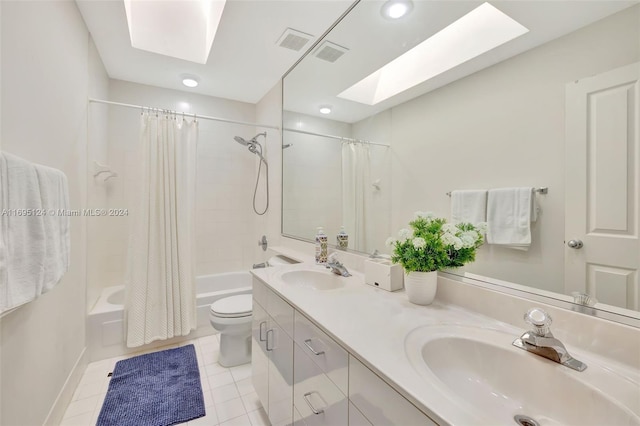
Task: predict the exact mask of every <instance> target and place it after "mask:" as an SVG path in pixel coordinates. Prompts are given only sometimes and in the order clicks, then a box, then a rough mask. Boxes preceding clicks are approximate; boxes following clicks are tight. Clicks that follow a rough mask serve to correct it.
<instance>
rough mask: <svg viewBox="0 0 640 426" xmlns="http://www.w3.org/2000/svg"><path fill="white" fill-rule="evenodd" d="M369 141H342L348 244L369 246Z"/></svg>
mask: <svg viewBox="0 0 640 426" xmlns="http://www.w3.org/2000/svg"><path fill="white" fill-rule="evenodd" d="M370 163H371V162H370V158H369V145H365V144H362V143H345V144H343V145H342V218H343V219H342V220H343V225H344V227H345V230H346V231H347V233H348V234H349V248H351V249H357V250H361V251H366V250H367V248H366V247H367V245H366V243H367V212H368V208H369V206H370V204H371V166H370Z"/></svg>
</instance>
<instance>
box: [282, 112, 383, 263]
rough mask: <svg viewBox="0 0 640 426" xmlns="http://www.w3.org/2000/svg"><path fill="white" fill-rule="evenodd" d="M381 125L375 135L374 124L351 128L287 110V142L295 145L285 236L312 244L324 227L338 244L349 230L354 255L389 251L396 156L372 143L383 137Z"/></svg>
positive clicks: (288, 162)
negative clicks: (373, 137)
mask: <svg viewBox="0 0 640 426" xmlns="http://www.w3.org/2000/svg"><path fill="white" fill-rule="evenodd" d="M380 121H383V120H376V122H375V124H376V125H377V128H376V129H375V130H372V129H371V128H370V126H369V124H370V122H369V120H363V121H362V122H358V123H353V124H350V123H345V122H341V121H336V120H329V119H325V118H321V117H314V116H310V115H306V114H299V113H294V112H290V111H284V113H283V123H284V128H285V131H284V137H283V140H284V145H287V144H289V145H290V148H288V149H286V150H285V151H283V170H282V173H283V194H286V195H284V196H283V200H282V202H283V209H282V215H283V222H282V230H283V233H284V234H287V235H291V236H295V237H298V238H303V239H307V240H313V238H314V235H315V233H316V229H317V228H318V227H323V228H324V230H325V232H326V233H327V235H328V237H329V241H330V242H332V243H334V245H337V241H336V236H337V234H338V232H340V230H341V229H342V228H344V231H345V232H346V233H347V235H348V236H349V239H348V242H349V244H348V248H349V249H351V250H357V251H364V252H373V251H374V250H375V249H376V248H379V247H383V246H384V241H385V239H386V238H387V237H388V236H389V232H390V228H389V224H390V220H389V215H390V210H389V207H390V203H391V199H390V185H388V183H389V175H390V172H391V170H390V166H391V161H390V160H391V157H390V151H389V145H388V144H384V143H379V142H373V141H370V140H368V139H367V136H368V135H369V134H371V133H375V134H377V135H380V131H381V130H382V127H383V126H380V123H379V122H380ZM386 121H388V117H387V120H386ZM384 124H385V125H386V124H387V123H384ZM386 127H387V128H388V125H386ZM286 129H289V130H286Z"/></svg>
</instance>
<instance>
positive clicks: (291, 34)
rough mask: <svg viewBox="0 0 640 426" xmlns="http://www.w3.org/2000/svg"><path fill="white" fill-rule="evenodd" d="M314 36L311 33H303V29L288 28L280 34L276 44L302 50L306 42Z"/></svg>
mask: <svg viewBox="0 0 640 426" xmlns="http://www.w3.org/2000/svg"><path fill="white" fill-rule="evenodd" d="M312 38H313V36H312V35H311V34H306V33H303V32H302V31H298V30H294V29H292V28H287V29H286V30H284V33H282V35H281V36H280V38H279V39H278V41H277V42H276V44H277V45H278V46H280V47H284V48H287V49H291V50H295V51H296V52H298V51H300V49H302V48H303V47H304V46H305V44H307V43H308V42H309V40H311V39H312Z"/></svg>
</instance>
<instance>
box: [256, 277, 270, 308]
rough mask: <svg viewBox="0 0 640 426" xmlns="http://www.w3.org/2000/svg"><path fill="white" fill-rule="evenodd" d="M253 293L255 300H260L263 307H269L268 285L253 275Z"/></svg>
mask: <svg viewBox="0 0 640 426" xmlns="http://www.w3.org/2000/svg"><path fill="white" fill-rule="evenodd" d="M252 295H253V300H254V301H256V302H258V303H259V304H260V305H261V306H262V307H263V308H266V307H267V286H266V285H265V284H264V283H263V282H262V281H260V280H259V279H257V278H256V277H253V290H252Z"/></svg>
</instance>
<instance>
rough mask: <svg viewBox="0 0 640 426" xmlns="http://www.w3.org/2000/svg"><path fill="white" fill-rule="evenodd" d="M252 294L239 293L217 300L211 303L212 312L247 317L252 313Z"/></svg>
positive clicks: (220, 315) (224, 315) (219, 314)
mask: <svg viewBox="0 0 640 426" xmlns="http://www.w3.org/2000/svg"><path fill="white" fill-rule="evenodd" d="M251 309H252V301H251V295H250V294H239V295H236V296H229V297H225V298H223V299H220V300H216V301H215V302H213V303H212V304H211V312H212V313H214V314H215V315H217V316H219V317H227V318H229V317H246V316H248V315H251Z"/></svg>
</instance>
